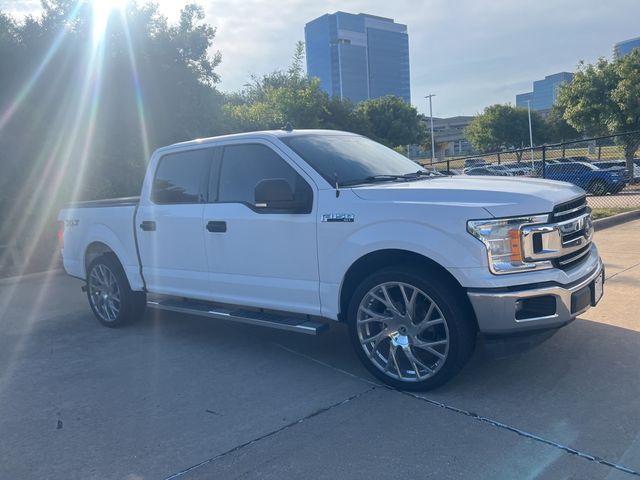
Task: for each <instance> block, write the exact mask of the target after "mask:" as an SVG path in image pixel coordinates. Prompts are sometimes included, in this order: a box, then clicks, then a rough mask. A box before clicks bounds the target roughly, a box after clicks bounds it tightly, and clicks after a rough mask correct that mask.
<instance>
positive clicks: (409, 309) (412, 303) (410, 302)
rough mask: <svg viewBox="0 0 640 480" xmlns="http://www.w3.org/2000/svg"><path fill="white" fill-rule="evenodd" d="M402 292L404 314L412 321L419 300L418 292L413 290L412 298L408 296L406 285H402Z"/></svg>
mask: <svg viewBox="0 0 640 480" xmlns="http://www.w3.org/2000/svg"><path fill="white" fill-rule="evenodd" d="M400 292H401V293H402V299H403V300H404V313H405V315H407V316H408V317H409V318H410V319H411V320H413V317H414V316H415V309H416V300H417V299H418V290H416V289H415V288H412V289H411V297H408V296H407V292H406V287H405V285H400Z"/></svg>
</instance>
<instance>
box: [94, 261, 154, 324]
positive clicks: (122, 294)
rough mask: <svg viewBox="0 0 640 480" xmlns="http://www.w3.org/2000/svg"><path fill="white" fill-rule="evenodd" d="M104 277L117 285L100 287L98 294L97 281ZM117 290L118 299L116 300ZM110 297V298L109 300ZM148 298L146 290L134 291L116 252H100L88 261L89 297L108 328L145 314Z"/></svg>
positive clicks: (99, 318)
mask: <svg viewBox="0 0 640 480" xmlns="http://www.w3.org/2000/svg"><path fill="white" fill-rule="evenodd" d="M105 278H106V279H107V281H108V282H109V283H110V281H111V280H113V282H114V283H113V285H115V286H113V288H101V289H100V291H101V292H103V293H98V289H97V288H96V285H97V282H98V281H99V280H101V279H105ZM107 290H108V291H107ZM116 290H117V294H118V299H119V301H116V300H115V298H116ZM105 295H106V297H105ZM107 297H109V298H110V299H109V300H106V298H107ZM146 297H147V296H146V294H145V293H144V292H135V291H133V290H131V286H130V285H129V281H128V280H127V275H126V274H125V272H124V269H123V268H122V265H121V264H120V262H119V261H118V259H117V258H116V256H115V255H111V254H105V255H101V256H100V257H98V258H96V259H94V260H93V261H92V262H91V263H90V264H89V267H88V268H87V299H88V300H89V306H91V310H92V311H93V314H94V315H95V316H96V318H97V319H98V321H99V322H100V323H101V324H102V325H104V326H105V327H109V328H116V327H120V326H122V325H125V324H127V323H129V322H132V321H134V320H137V319H139V318H140V317H142V315H144V310H145V307H146V303H147V298H146ZM116 307H117V308H116Z"/></svg>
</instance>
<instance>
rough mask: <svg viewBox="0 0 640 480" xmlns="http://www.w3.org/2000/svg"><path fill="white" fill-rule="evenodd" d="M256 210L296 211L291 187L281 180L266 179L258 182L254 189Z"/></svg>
mask: <svg viewBox="0 0 640 480" xmlns="http://www.w3.org/2000/svg"><path fill="white" fill-rule="evenodd" d="M255 199H256V207H257V208H266V209H269V210H271V209H273V210H288V211H295V210H298V209H299V207H300V205H299V204H298V203H299V202H296V201H295V198H294V195H293V190H292V189H291V185H289V182H287V181H286V180H285V179H283V178H268V179H266V180H261V181H260V182H258V184H257V185H256V188H255Z"/></svg>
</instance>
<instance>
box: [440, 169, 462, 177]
mask: <svg viewBox="0 0 640 480" xmlns="http://www.w3.org/2000/svg"><path fill="white" fill-rule="evenodd" d="M440 173H442V174H443V175H447V176H451V175H462V174H463V171H462V170H461V169H459V168H452V169H451V170H440Z"/></svg>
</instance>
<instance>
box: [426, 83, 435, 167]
mask: <svg viewBox="0 0 640 480" xmlns="http://www.w3.org/2000/svg"><path fill="white" fill-rule="evenodd" d="M431 97H435V94H433V93H430V94H429V95H427V96H425V97H424V98H428V99H429V118H430V119H431V163H433V161H434V160H435V158H436V143H435V141H434V139H433V107H432V106H431Z"/></svg>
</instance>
